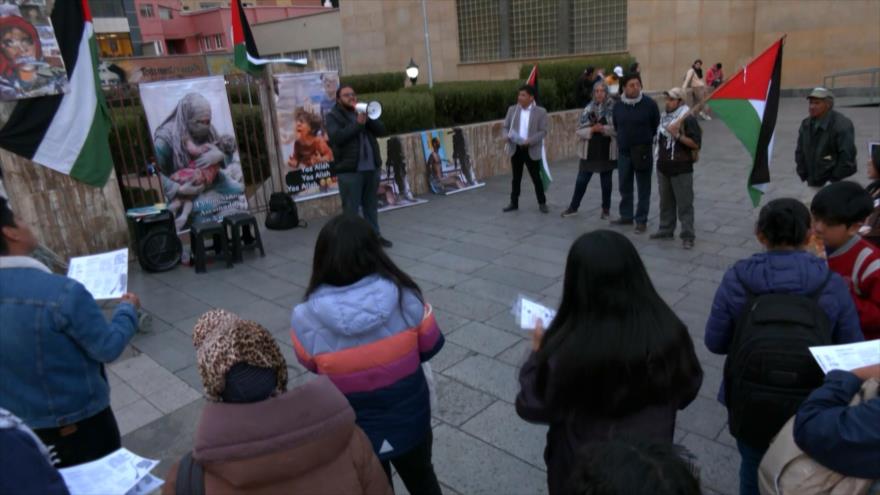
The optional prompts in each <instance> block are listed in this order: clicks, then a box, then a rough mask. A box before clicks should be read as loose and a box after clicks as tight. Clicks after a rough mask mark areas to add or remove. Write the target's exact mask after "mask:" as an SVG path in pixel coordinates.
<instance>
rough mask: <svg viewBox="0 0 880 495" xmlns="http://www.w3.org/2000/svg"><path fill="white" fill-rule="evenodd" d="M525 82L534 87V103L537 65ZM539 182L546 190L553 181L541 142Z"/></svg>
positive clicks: (537, 94) (536, 101)
mask: <svg viewBox="0 0 880 495" xmlns="http://www.w3.org/2000/svg"><path fill="white" fill-rule="evenodd" d="M526 84H528V85H529V86H532V87H533V88H535V103H536V104H537V103H538V96H539V94H540V93H539V92H538V66H537V65H535V66H534V67H532V72H531V73H530V74H529V78H528V79H527V80H526ZM540 175H541V184H542V185H543V186H544V190H545V191H546V190H547V188H548V187H550V183H551V182H553V176H552V175H550V165H549V162H548V161H547V146H546V145H545V144H544V143H543V142H542V143H541V170H540Z"/></svg>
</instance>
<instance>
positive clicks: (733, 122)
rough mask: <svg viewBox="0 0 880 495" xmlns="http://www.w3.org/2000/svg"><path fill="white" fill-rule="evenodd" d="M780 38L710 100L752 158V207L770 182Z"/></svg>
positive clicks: (756, 203) (750, 189) (780, 61)
mask: <svg viewBox="0 0 880 495" xmlns="http://www.w3.org/2000/svg"><path fill="white" fill-rule="evenodd" d="M784 40H785V37H782V38H780V39H779V40H778V41H777V42H776V43H773V45H771V46H770V47H769V48H767V49H766V50H765V51H764V53H762V54H760V55H758V56H757V57H756V58H755V59H754V60H752V61H751V62H749V64H748V65H746V66H745V67H743V68H742V70H740V71H739V72H737V73H736V75H734V76H733V77H731V78H730V79H728V80H727V81H726V82H725V83H724V84H722V85H721V86H719V87H718V89H716V90H715V92H714V93H712V95H711V96H710V97H709V99H708V103H709V106H710V107H711V108H712V111H713V112H715V114H716V115H717V116H718V117H719V118H721V120H722V121H724V123H725V124H726V125H727V127H728V128H730V130H731V131H732V132H733V134H734V135H735V136H736V137H737V139H739V140H740V142H741V143H742V144H743V146H745V147H746V150H748V152H749V154H750V155H751V156H752V168H751V172H750V173H749V180H748V191H749V197H750V198H751V200H752V204H753V205H754V206H758V204H759V203H760V202H761V196H762V195H763V194H764V192H765V190H766V188H767V184H769V183H770V157H771V155H772V154H773V138H774V131H775V129H776V116H777V114H778V113H779V86H780V82H781V79H782V45H783V41H784Z"/></svg>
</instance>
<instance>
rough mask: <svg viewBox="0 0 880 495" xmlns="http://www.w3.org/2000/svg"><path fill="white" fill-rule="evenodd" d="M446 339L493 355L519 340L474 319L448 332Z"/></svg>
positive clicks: (481, 352)
mask: <svg viewBox="0 0 880 495" xmlns="http://www.w3.org/2000/svg"><path fill="white" fill-rule="evenodd" d="M446 339H447V340H448V341H450V342H455V343H456V344H458V345H460V346H462V347H465V348H467V349H470V350H472V351H476V352H479V353H480V354H484V355H486V356H494V355H496V354H498V353H500V352H502V351H503V350H505V349H507V348H508V347H510V346H512V345H513V344H515V343H516V342H518V341H519V339H518V338H516V337H515V336H513V335H511V334H509V333H507V332H504V331H502V330H498V329H497V328H493V327H490V326H487V325H484V324H482V323H478V322H475V321H473V322H470V323H468V324H467V325H465V326H463V327H461V328H459V329H458V330H456V331H455V332H453V333H451V334H449V335H448V336H447V337H446Z"/></svg>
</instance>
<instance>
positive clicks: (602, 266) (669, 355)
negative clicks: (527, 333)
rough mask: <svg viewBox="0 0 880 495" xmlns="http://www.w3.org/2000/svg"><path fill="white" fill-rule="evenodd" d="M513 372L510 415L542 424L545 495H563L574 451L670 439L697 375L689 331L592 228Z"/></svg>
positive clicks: (634, 265)
mask: <svg viewBox="0 0 880 495" xmlns="http://www.w3.org/2000/svg"><path fill="white" fill-rule="evenodd" d="M535 335H536V339H535V341H534V342H535V346H534V347H535V349H534V352H533V353H532V354H531V355H530V356H529V358H528V360H527V361H526V363H525V364H524V365H523V367H522V369H521V370H520V376H519V380H520V386H521V389H520V393H519V395H518V396H517V398H516V411H517V414H518V415H519V416H520V417H521V418H523V419H525V420H526V421H529V422H533V423H544V424H549V425H550V431H549V432H548V433H547V448H546V449H545V451H544V461H545V462H546V463H547V480H548V485H549V492H550V494H551V495H553V494H559V493H564V492H565V491H564V490H565V483H566V481H567V479H568V476H569V474H570V472H571V469H572V465H573V463H574V461H575V457H576V452H577V451H578V449H579V447H581V446H583V445H585V444H586V443H588V442H593V441H605V440H613V439H615V438H618V437H622V436H628V437H643V438H649V439H655V440H658V441H664V442H669V443H672V438H673V431H674V428H675V415H676V411H678V410H679V409H683V408H684V407H686V406H687V405H688V404H690V402H691V401H693V400H694V398H695V397H696V396H697V392H698V391H699V389H700V384H701V383H702V381H703V372H702V369H701V368H700V363H699V361H698V360H697V356H696V353H695V352H694V344H693V342H692V341H691V338H690V335H688V331H687V327H686V326H685V324H684V323H682V321H681V320H680V319H679V318H678V316H676V315H675V313H673V311H672V309H671V308H670V307H669V305H667V304H666V303H665V302H664V301H663V299H661V298H660V295H659V294H658V293H657V291H656V290H655V289H654V286H653V284H652V283H651V279H650V277H649V276H648V273H647V271H646V270H645V266H644V264H643V263H642V260H641V258H640V257H639V254H638V252H637V251H636V249H635V247H634V246H633V245H632V243H631V242H630V241H629V240H628V239H627V238H626V237H625V236H623V235H622V234H619V233H617V232H612V231H608V230H597V231H594V232H591V233H588V234H584V235H582V236H581V237H580V238H578V239H577V240H576V241H575V242H574V244H573V245H572V247H571V250H570V251H569V253H568V260H567V262H566V268H565V277H564V281H563V290H562V302H561V304H560V305H559V310H558V312H557V314H556V317H555V318H554V319H553V322H552V323H550V326H549V328H548V329H547V331H546V333H542V332H541V328H540V325H539V328H537V329H536V332H535Z"/></svg>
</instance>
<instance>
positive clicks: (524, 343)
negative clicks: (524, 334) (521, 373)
mask: <svg viewBox="0 0 880 495" xmlns="http://www.w3.org/2000/svg"><path fill="white" fill-rule="evenodd" d="M531 352H532V341H531V339H525V338H523V339H519V340H518V341H517V343H516V344H514V345H512V346H510V347H508V348H507V349H506V350H505V351H504V352H502V353H501V354H498V355H496V356H495V359H497V360H499V361H501V362H502V363H507V364H509V365H511V366H513V367H514V368H516V369H519V368H520V367H522V365H523V363H525V362H526V359H528V357H529V354H531Z"/></svg>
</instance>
